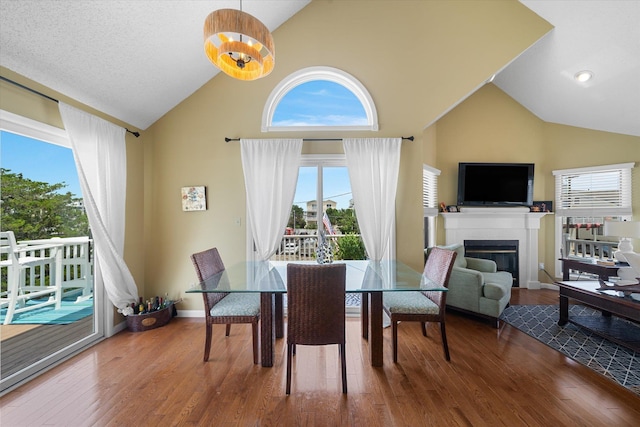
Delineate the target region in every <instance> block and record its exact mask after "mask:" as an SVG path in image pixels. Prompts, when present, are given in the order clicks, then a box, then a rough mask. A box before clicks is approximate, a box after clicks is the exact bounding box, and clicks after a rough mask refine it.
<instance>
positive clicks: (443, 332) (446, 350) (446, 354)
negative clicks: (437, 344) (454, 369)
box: [440, 322, 451, 362]
mask: <svg viewBox="0 0 640 427" xmlns="http://www.w3.org/2000/svg"><path fill="white" fill-rule="evenodd" d="M440 333H441V335H442V347H443V348H444V357H445V359H447V362H450V361H451V358H450V357H449V345H448V344H447V331H446V329H445V327H444V322H440Z"/></svg>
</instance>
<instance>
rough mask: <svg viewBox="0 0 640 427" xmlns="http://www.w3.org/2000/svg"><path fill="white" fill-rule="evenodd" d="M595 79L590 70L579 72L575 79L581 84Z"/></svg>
mask: <svg viewBox="0 0 640 427" xmlns="http://www.w3.org/2000/svg"><path fill="white" fill-rule="evenodd" d="M592 77H593V73H592V72H591V71H589V70H584V71H578V72H577V73H576V74H575V75H574V76H573V78H574V79H576V81H578V82H580V83H584V82H588V81H589V80H591V78H592Z"/></svg>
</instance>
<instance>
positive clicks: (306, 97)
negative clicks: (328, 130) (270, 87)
mask: <svg viewBox="0 0 640 427" xmlns="http://www.w3.org/2000/svg"><path fill="white" fill-rule="evenodd" d="M272 124H273V125H274V126H359V125H360V126H362V125H366V124H367V114H366V113H365V111H364V108H363V107H362V104H361V103H360V100H358V98H357V97H356V96H355V95H354V94H353V93H352V92H351V91H350V90H349V89H347V88H345V87H344V86H342V85H340V84H338V83H334V82H330V81H326V80H315V81H311V82H307V83H303V84H301V85H298V86H296V87H294V88H293V89H291V90H290V91H289V92H287V94H286V95H285V96H284V97H283V98H282V99H281V100H280V102H279V103H278V107H277V108H276V110H275V111H274V113H273V121H272Z"/></svg>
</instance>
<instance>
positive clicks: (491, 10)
mask: <svg viewBox="0 0 640 427" xmlns="http://www.w3.org/2000/svg"><path fill="white" fill-rule="evenodd" d="M362 5H363V2H360V1H339V2H338V1H313V2H312V3H310V4H309V5H308V6H307V7H305V8H304V9H303V10H302V11H301V12H299V13H298V14H297V15H296V16H294V17H293V18H292V19H291V20H289V21H288V22H286V23H285V24H284V25H282V26H281V27H280V28H278V29H277V30H276V31H275V32H274V38H275V43H276V49H277V65H276V68H275V70H274V71H273V72H272V74H271V75H269V76H267V77H266V78H263V79H261V80H258V81H253V82H240V81H235V80H232V79H231V78H229V77H228V76H226V75H218V76H217V77H215V78H214V79H212V80H211V81H210V82H209V83H207V84H206V85H204V86H203V87H202V88H201V89H200V90H198V91H197V92H196V93H194V94H193V95H192V96H190V97H189V98H188V99H187V100H185V101H184V102H182V103H181V104H180V105H178V106H177V107H176V108H174V109H173V110H172V111H171V112H169V113H168V114H166V115H165V116H164V117H163V118H162V119H160V120H159V121H157V122H156V123H155V124H154V125H153V126H152V127H151V128H150V129H149V131H148V133H149V134H150V138H151V140H152V141H153V142H152V144H153V149H152V150H151V158H150V159H145V160H149V161H150V162H151V163H152V165H153V166H152V167H151V172H150V176H149V179H150V181H151V193H150V194H151V196H150V201H149V208H150V210H151V212H152V213H151V215H150V216H151V218H150V221H151V225H150V230H151V231H150V233H149V239H148V242H147V245H146V246H145V247H146V251H147V252H146V261H145V266H146V280H147V284H148V286H150V288H151V289H154V290H155V292H156V293H158V294H161V295H162V294H164V293H165V292H169V294H170V295H171V296H172V297H173V296H178V295H177V294H179V293H181V292H182V291H183V290H184V289H185V287H186V286H187V285H188V284H189V283H192V282H193V281H194V280H195V273H194V272H193V267H192V265H191V263H190V261H189V255H190V254H191V253H193V252H196V251H201V250H203V249H205V248H208V247H210V246H217V247H218V248H219V249H220V251H221V255H222V257H223V259H224V260H225V263H234V262H237V261H241V260H243V259H244V258H245V243H246V233H245V227H244V221H245V193H244V180H243V175H242V168H241V161H240V147H239V144H238V143H237V142H235V143H234V142H231V143H225V142H224V137H225V136H228V137H245V138H265V137H268V138H274V137H318V135H316V134H312V135H310V134H309V133H273V134H263V133H261V131H260V122H261V116H262V110H263V107H264V104H265V102H266V100H267V97H268V96H269V94H270V92H271V91H272V90H273V88H274V87H275V86H276V85H277V84H278V83H279V82H280V81H281V80H282V79H284V78H285V77H286V76H288V75H289V74H291V73H293V72H295V71H297V70H299V69H302V68H305V67H310V66H317V65H323V66H330V67H336V68H339V69H342V70H344V71H346V72H348V73H350V74H352V75H353V76H354V77H356V78H357V79H358V80H360V81H361V82H362V83H363V84H364V86H365V87H366V88H367V89H368V90H369V92H370V93H371V95H372V97H373V100H374V102H375V104H376V107H377V110H378V117H379V123H380V131H379V132H375V133H373V132H359V133H353V132H349V133H347V132H341V133H335V132H334V133H331V132H325V133H323V134H322V135H320V136H321V137H325V136H326V137H333V138H335V137H343V136H379V137H391V136H401V135H404V136H407V135H414V136H415V137H416V141H414V142H405V143H403V147H402V157H401V172H400V179H399V185H398V197H397V213H398V214H397V223H398V226H397V242H398V244H397V255H398V257H399V258H400V259H401V260H403V261H405V262H407V263H409V264H410V265H412V266H414V267H416V268H421V266H422V262H423V260H422V251H421V248H422V237H421V236H422V232H421V231H418V232H417V230H421V229H422V207H421V191H422V189H421V181H422V180H421V173H422V172H421V169H422V168H421V166H422V163H423V161H422V159H423V141H422V137H423V131H424V128H425V126H427V125H428V124H429V123H432V122H434V121H436V120H437V118H438V117H439V116H441V115H442V114H444V113H445V112H446V111H447V110H448V109H450V108H451V107H452V106H453V105H454V104H456V103H458V102H460V101H461V100H462V99H464V98H465V97H466V96H468V94H470V93H472V92H473V91H474V90H475V89H476V88H477V87H478V86H480V85H481V84H482V82H483V81H485V80H486V79H487V78H488V77H489V76H491V75H492V74H493V73H495V72H496V71H497V70H499V69H501V68H502V67H503V66H504V65H505V64H506V63H508V62H509V61H510V60H512V59H513V58H514V57H515V56H517V55H518V54H519V53H520V52H522V51H523V50H524V49H526V48H527V47H528V46H530V45H531V44H532V43H534V42H535V41H536V40H537V39H539V38H540V37H541V36H542V35H544V34H545V33H546V32H547V31H549V29H550V28H551V27H550V25H549V24H548V23H546V22H545V21H543V20H541V19H540V18H539V17H538V16H536V15H535V14H533V13H531V12H530V11H529V10H528V9H527V8H526V7H524V6H522V5H521V4H520V3H518V2H516V1H483V2H477V1H456V2H427V1H425V2H417V1H416V2H397V1H372V2H367V3H366V7H364V8H363V7H362ZM328 147H330V148H328ZM329 150H337V151H341V150H342V148H341V146H340V144H333V145H327V143H305V146H304V148H303V151H304V152H305V153H315V152H320V151H322V152H326V151H329ZM187 185H205V186H206V187H207V192H208V202H209V208H208V209H207V211H204V212H182V210H181V205H180V187H183V186H187ZM237 218H240V219H241V225H240V226H238V225H236V219H237ZM181 296H182V297H184V299H185V300H184V302H183V303H182V304H181V305H180V308H181V309H194V310H195V309H198V310H199V309H201V308H202V303H201V300H200V297H198V296H194V295H184V294H181Z"/></svg>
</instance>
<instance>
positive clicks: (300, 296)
mask: <svg viewBox="0 0 640 427" xmlns="http://www.w3.org/2000/svg"><path fill="white" fill-rule="evenodd" d="M345 280H346V265H345V264H325V265H307V264H288V265H287V394H290V392H291V362H292V356H293V354H294V352H295V346H296V345H297V344H301V345H327V344H338V350H339V354H340V358H341V365H342V392H343V393H346V392H347V365H346V355H345V347H346V346H345V302H344V301H345Z"/></svg>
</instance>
